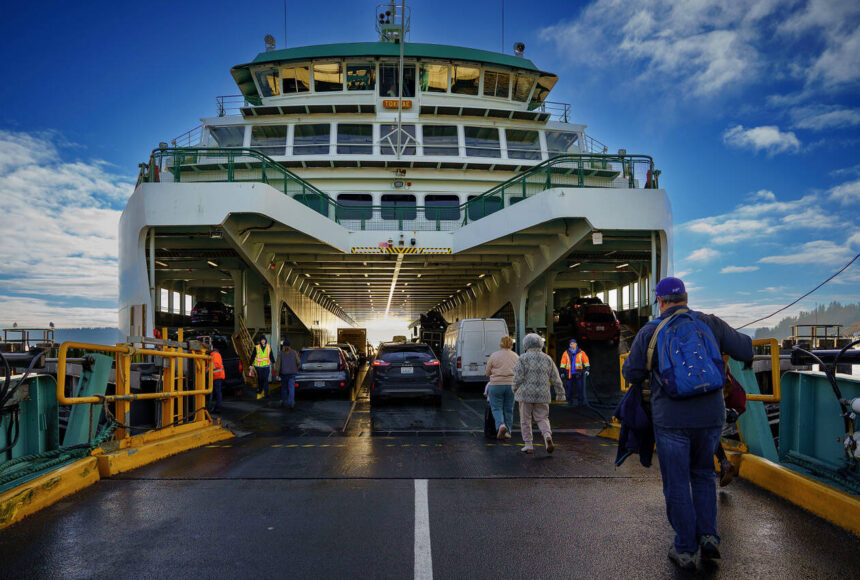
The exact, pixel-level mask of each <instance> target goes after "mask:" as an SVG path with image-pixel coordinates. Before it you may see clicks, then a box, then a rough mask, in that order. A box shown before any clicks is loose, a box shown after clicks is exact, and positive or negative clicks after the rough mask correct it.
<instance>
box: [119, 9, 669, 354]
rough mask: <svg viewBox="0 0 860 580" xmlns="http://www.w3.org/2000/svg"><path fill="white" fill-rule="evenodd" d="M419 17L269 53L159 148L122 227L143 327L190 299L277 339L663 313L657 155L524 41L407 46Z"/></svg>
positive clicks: (125, 326)
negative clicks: (603, 123)
mask: <svg viewBox="0 0 860 580" xmlns="http://www.w3.org/2000/svg"><path fill="white" fill-rule="evenodd" d="M401 20H402V21H401ZM408 24H409V22H408V17H407V18H404V19H401V18H400V12H399V11H398V9H397V8H396V7H395V8H394V14H393V16H392V17H391V19H390V20H389V21H388V22H386V21H380V22H378V23H377V29H378V31H379V34H380V39H379V40H378V41H377V42H359V43H344V44H324V45H317V46H305V47H297V48H288V49H281V50H276V49H274V47H273V46H269V47H268V49H267V50H266V52H263V53H260V54H259V55H257V57H256V58H254V59H253V61H251V62H248V63H245V64H240V65H237V66H234V67H233V68H232V69H231V73H232V76H233V78H234V79H235V81H236V83H237V85H238V87H239V89H240V91H241V93H242V94H241V96H240V97H232V98H230V97H227V98H219V99H218V115H217V116H215V117H209V118H204V119H202V125H201V126H200V127H198V128H197V129H195V130H193V131H191V132H189V133H187V134H185V135H183V136H182V137H180V138H178V139H176V140H173V141H171V142H164V143H161V144H160V146H159V148H158V149H156V150H155V151H154V152H153V155H152V158H151V159H150V160H149V162H148V163H146V164H142V170H141V177H140V180H139V183H138V185H137V187H136V188H135V191H134V193H133V195H132V196H131V199H130V200H129V202H128V206H127V208H126V209H125V211H124V213H123V216H122V219H121V223H120V313H119V322H120V329H121V331H122V332H124V333H126V334H128V335H136V336H141V335H146V334H147V333H151V332H152V329H153V328H155V327H157V326H160V325H161V322H160V320H165V318H164V316H163V315H164V314H169V315H170V316H173V317H174V319H175V320H178V321H180V322H181V321H182V320H183V316H187V314H188V311H187V309H188V308H190V304H191V302H192V301H191V300H189V299H186V298H185V297H187V296H192V297H193V299H194V300H197V299H200V298H202V297H208V298H210V299H212V298H217V299H221V298H226V299H227V301H228V302H230V301H231V298H232V302H233V304H234V306H235V312H236V313H237V314H239V315H240V316H237V319H238V318H240V317H241V318H242V319H243V320H244V322H245V324H246V325H247V326H248V327H249V328H256V329H265V331H266V332H269V333H271V339H272V340H273V341H277V340H278V338H279V337H280V336H281V335H282V334H283V333H284V332H290V333H293V332H297V331H298V332H302V333H305V334H307V335H308V336H310V335H315V336H317V339H319V340H326V339H328V338H330V337H331V336H332V335H333V332H334V330H335V328H337V327H338V326H344V325H350V324H351V325H355V324H362V323H363V322H365V321H367V320H369V319H374V318H383V317H389V318H398V319H407V320H415V319H416V318H417V317H418V316H419V315H420V314H422V313H425V312H427V311H428V310H432V309H435V310H438V311H440V312H441V313H442V314H443V315H444V316H445V318H446V319H448V320H450V321H453V320H455V319H457V318H464V317H481V316H493V315H497V314H499V313H500V312H504V313H505V314H506V317H508V318H509V319H512V322H513V324H514V325H515V327H516V332H517V336H518V337H521V336H522V335H523V333H524V332H525V331H526V329H527V328H529V329H538V330H540V331H541V332H547V333H550V334H551V333H552V318H553V316H552V312H553V308H555V307H557V306H558V305H560V304H562V303H566V302H570V300H571V299H572V298H574V297H576V296H585V295H598V296H600V297H602V298H603V299H604V301H606V302H608V303H611V304H613V305H614V306H615V307H616V309H617V310H618V311H619V315H620V317H621V318H622V319H623V320H626V321H628V320H629V321H630V322H631V323H633V324H634V326H638V322H639V320H640V319H641V318H642V317H647V316H648V315H649V314H650V312H651V310H650V306H649V304H648V302H649V301H648V299H647V297H648V289H649V288H650V287H653V285H654V283H655V280H656V279H658V278H659V277H660V276H663V275H666V274H667V273H668V272H669V271H670V270H671V256H672V251H671V244H672V215H671V209H670V204H669V200H668V197H667V194H666V192H665V190H663V189H661V188H660V187H659V183H658V176H659V171H658V170H657V169H656V168H655V166H654V163H653V160H652V159H651V158H650V157H648V156H646V155H633V154H628V153H627V152H626V151H624V150H618V151H617V152H612V153H610V152H609V151H608V149H607V147H606V146H603V145H602V144H600V143H599V142H597V141H596V140H594V139H592V138H591V137H590V136H589V135H588V134H587V133H586V130H585V129H586V127H585V125H583V124H577V123H574V122H572V111H571V108H570V106H569V105H566V104H561V103H554V102H552V101H549V100H548V98H549V94H550V91H551V90H552V88H553V86H554V85H555V83H556V81H557V76H556V75H555V74H552V73H549V72H546V71H542V70H541V69H540V68H538V67H537V66H536V65H535V64H534V63H533V62H532V61H530V60H528V59H527V58H525V57H524V56H523V52H522V47H521V46H520V45H518V46H517V47H516V48H517V53H516V54H514V55H509V54H503V53H495V52H489V51H484V50H477V49H471V48H462V47H455V46H445V45H438V44H423V43H413V42H402V43H401V42H400V38H401V36H400V35H401V34H405V33H406V32H408ZM401 28H402V30H401ZM403 38H404V39H405V36H404V37H403ZM401 79H402V83H401V82H400V80H401ZM553 295H555V300H553V299H551V298H550V297H552V296H553ZM174 297H175V298H174ZM165 299H166V300H165ZM166 302H167V303H166ZM272 305H279V306H280V307H274V308H273V307H272ZM176 316H178V317H179V318H175V317H176ZM172 320H173V319H172ZM237 324H238V322H237ZM288 327H289V328H288ZM317 339H315V340H317Z"/></svg>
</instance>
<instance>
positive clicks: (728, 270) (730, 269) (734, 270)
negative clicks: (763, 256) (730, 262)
mask: <svg viewBox="0 0 860 580" xmlns="http://www.w3.org/2000/svg"><path fill="white" fill-rule="evenodd" d="M756 270H758V266H726V267H725V268H723V269H722V270H720V274H741V273H743V272H755V271H756Z"/></svg>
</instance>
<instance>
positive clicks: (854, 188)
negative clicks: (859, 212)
mask: <svg viewBox="0 0 860 580" xmlns="http://www.w3.org/2000/svg"><path fill="white" fill-rule="evenodd" d="M828 193H829V194H830V199H833V200H836V201H838V202H840V203H841V204H843V205H847V204H849V203H857V202H858V201H860V179H857V180H854V181H848V182H846V183H843V184H841V185H837V186H836V187H833V188H831V189H830V191H829V192H828Z"/></svg>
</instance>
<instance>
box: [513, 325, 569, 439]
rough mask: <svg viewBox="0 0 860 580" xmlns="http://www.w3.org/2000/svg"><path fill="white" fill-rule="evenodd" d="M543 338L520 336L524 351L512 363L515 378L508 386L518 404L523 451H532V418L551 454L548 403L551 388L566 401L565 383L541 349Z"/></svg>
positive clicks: (558, 396) (550, 396) (534, 335)
mask: <svg viewBox="0 0 860 580" xmlns="http://www.w3.org/2000/svg"><path fill="white" fill-rule="evenodd" d="M542 347H543V339H542V338H541V337H540V336H539V335H537V334H527V335H526V336H525V338H523V348H524V349H525V351H526V352H525V354H523V355H522V356H521V357H520V360H518V361H517V364H516V366H514V380H513V384H512V385H511V389H512V390H513V391H514V399H516V401H517V402H518V403H519V404H520V431H522V434H523V443H525V446H524V447H523V452H524V453H534V445H533V444H532V419H534V420H535V422H536V423H537V424H538V429H540V432H541V435H543V439H544V444H545V445H546V452H547V453H552V452H553V450H554V449H555V445H553V442H552V431H551V430H550V427H549V404H550V401H552V391H551V390H550V386H551V387H552V388H553V389H555V394H556V399H557V400H559V401H564V400H565V395H564V386H563V385H562V384H561V377H560V376H559V375H558V369H557V368H556V366H555V363H554V362H553V360H552V359H551V358H550V357H549V356H548V355H546V354H544V353H542V352H541V348H542Z"/></svg>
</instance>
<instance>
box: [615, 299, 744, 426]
mask: <svg viewBox="0 0 860 580" xmlns="http://www.w3.org/2000/svg"><path fill="white" fill-rule="evenodd" d="M681 307H682V306H681V305H678V306H673V307H672V308H669V309H667V310H666V311H665V312H663V313H662V314H661V315H660V317H659V318H658V319H656V320H655V321H651V323H649V324H646V325H645V326H643V327H642V328H641V329H640V330H639V333H638V334H637V335H636V338H635V339H634V340H633V345H632V346H631V347H630V354H628V355H627V359H626V360H625V361H624V366H623V367H622V369H621V373H622V374H623V375H624V379H625V380H626V381H627V382H628V383H630V384H637V385H638V384H641V383H642V381H643V380H645V379H646V378H647V374H648V372H647V370H646V369H647V367H646V360H645V359H646V358H647V353H648V343H649V342H650V341H651V337H652V336H653V335H654V331H655V330H656V329H657V324H654V322H657V321H660V320H663V319H664V318H667V317H669V316H671V315H672V314H673V313H674V312H675V311H676V310H677V309H678V308H681ZM690 314H692V315H693V316H695V317H697V318H698V319H699V320H701V321H702V322H704V323H705V324H706V325H707V327H708V328H709V329H710V330H711V332H713V333H714V338H716V340H717V344H719V346H720V352H722V353H724V354H727V355H729V356H730V357H732V358H733V359H735V360H738V361H741V362H749V361H751V360H752V359H753V348H752V339H751V338H750V337H749V336H747V335H745V334H741V333H740V332H737V331H736V330H734V329H733V328H732V327H731V326H729V325H728V324H726V323H725V322H724V321H723V320H721V319H719V318H717V317H716V316H714V315H713V314H703V313H701V312H696V311H693V310H691V311H690ZM656 354H657V353H656V351H655V357H654V358H655V360H654V364H653V365H652V367H651V369H652V371H653V372H655V373H656V372H657V371H658V370H659V369H658V368H657V360H656V359H657V357H656ZM651 409H652V417H651V419H652V421H653V422H654V425H656V426H658V427H668V428H675V429H682V428H696V427H721V426H722V425H723V423H724V422H725V420H726V408H725V403H724V402H723V393H722V391H721V390H716V391H711V392H710V393H707V394H704V395H699V396H697V397H690V398H687V399H672V398H670V397H669V396H668V395H666V393H663V392H662V391H661V389H660V387H659V384H658V381H656V380H654V377H651Z"/></svg>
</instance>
